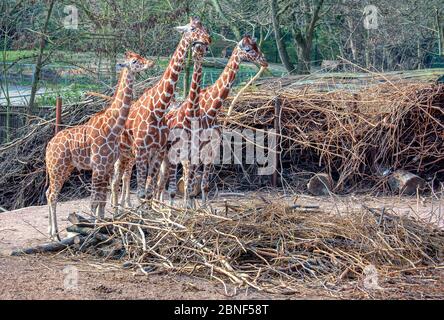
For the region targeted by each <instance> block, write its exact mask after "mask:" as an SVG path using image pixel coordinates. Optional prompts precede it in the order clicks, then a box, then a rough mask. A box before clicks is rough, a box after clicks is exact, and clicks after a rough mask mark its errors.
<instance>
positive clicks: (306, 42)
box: [292, 0, 324, 74]
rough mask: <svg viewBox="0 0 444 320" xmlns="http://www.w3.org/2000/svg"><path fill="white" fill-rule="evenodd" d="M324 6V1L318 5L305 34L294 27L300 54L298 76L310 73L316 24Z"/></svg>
mask: <svg viewBox="0 0 444 320" xmlns="http://www.w3.org/2000/svg"><path fill="white" fill-rule="evenodd" d="M323 4H324V0H319V2H318V3H317V4H316V7H315V9H314V11H313V15H312V16H311V20H310V23H309V24H307V25H306V27H305V30H304V33H303V31H302V29H301V28H300V27H299V26H297V25H293V26H292V31H293V37H294V39H295V43H296V48H297V52H298V66H297V70H296V72H297V73H298V74H307V73H310V62H311V48H312V44H313V36H314V32H315V29H316V24H317V22H318V20H319V13H320V11H321V8H322V5H323Z"/></svg>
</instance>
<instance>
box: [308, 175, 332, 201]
mask: <svg viewBox="0 0 444 320" xmlns="http://www.w3.org/2000/svg"><path fill="white" fill-rule="evenodd" d="M307 189H308V191H309V192H310V193H311V194H312V195H314V196H327V195H329V194H330V193H331V190H332V189H333V179H332V178H331V177H330V175H328V174H326V173H316V174H315V175H314V176H313V177H311V179H310V181H308V184H307Z"/></svg>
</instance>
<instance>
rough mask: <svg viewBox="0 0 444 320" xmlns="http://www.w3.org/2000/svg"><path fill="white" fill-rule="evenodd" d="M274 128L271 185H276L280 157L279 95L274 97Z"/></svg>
mask: <svg viewBox="0 0 444 320" xmlns="http://www.w3.org/2000/svg"><path fill="white" fill-rule="evenodd" d="M274 130H275V134H276V151H275V157H276V159H275V162H274V163H275V165H276V168H275V169H274V172H273V176H272V179H271V185H272V186H273V187H276V186H277V176H278V168H279V166H280V163H279V158H280V153H281V150H280V136H279V135H280V134H281V101H280V100H279V97H276V98H275V100H274Z"/></svg>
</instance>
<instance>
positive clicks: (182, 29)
mask: <svg viewBox="0 0 444 320" xmlns="http://www.w3.org/2000/svg"><path fill="white" fill-rule="evenodd" d="M176 30H177V31H179V32H181V33H184V32H189V31H191V26H190V25H189V24H186V25H184V26H178V27H176Z"/></svg>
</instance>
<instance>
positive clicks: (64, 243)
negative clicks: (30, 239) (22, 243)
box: [11, 236, 85, 256]
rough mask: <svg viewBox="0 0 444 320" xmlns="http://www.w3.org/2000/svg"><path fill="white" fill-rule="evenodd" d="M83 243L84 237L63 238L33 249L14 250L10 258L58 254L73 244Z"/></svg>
mask: <svg viewBox="0 0 444 320" xmlns="http://www.w3.org/2000/svg"><path fill="white" fill-rule="evenodd" d="M84 241H85V237H84V236H74V237H70V238H65V239H63V240H61V241H59V242H51V243H45V244H41V245H37V246H35V247H29V248H23V249H16V250H13V251H12V252H11V256H23V255H27V254H36V253H45V252H58V251H62V250H64V249H66V248H67V247H69V246H72V245H74V244H76V245H79V244H82V243H83V242H84Z"/></svg>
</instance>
